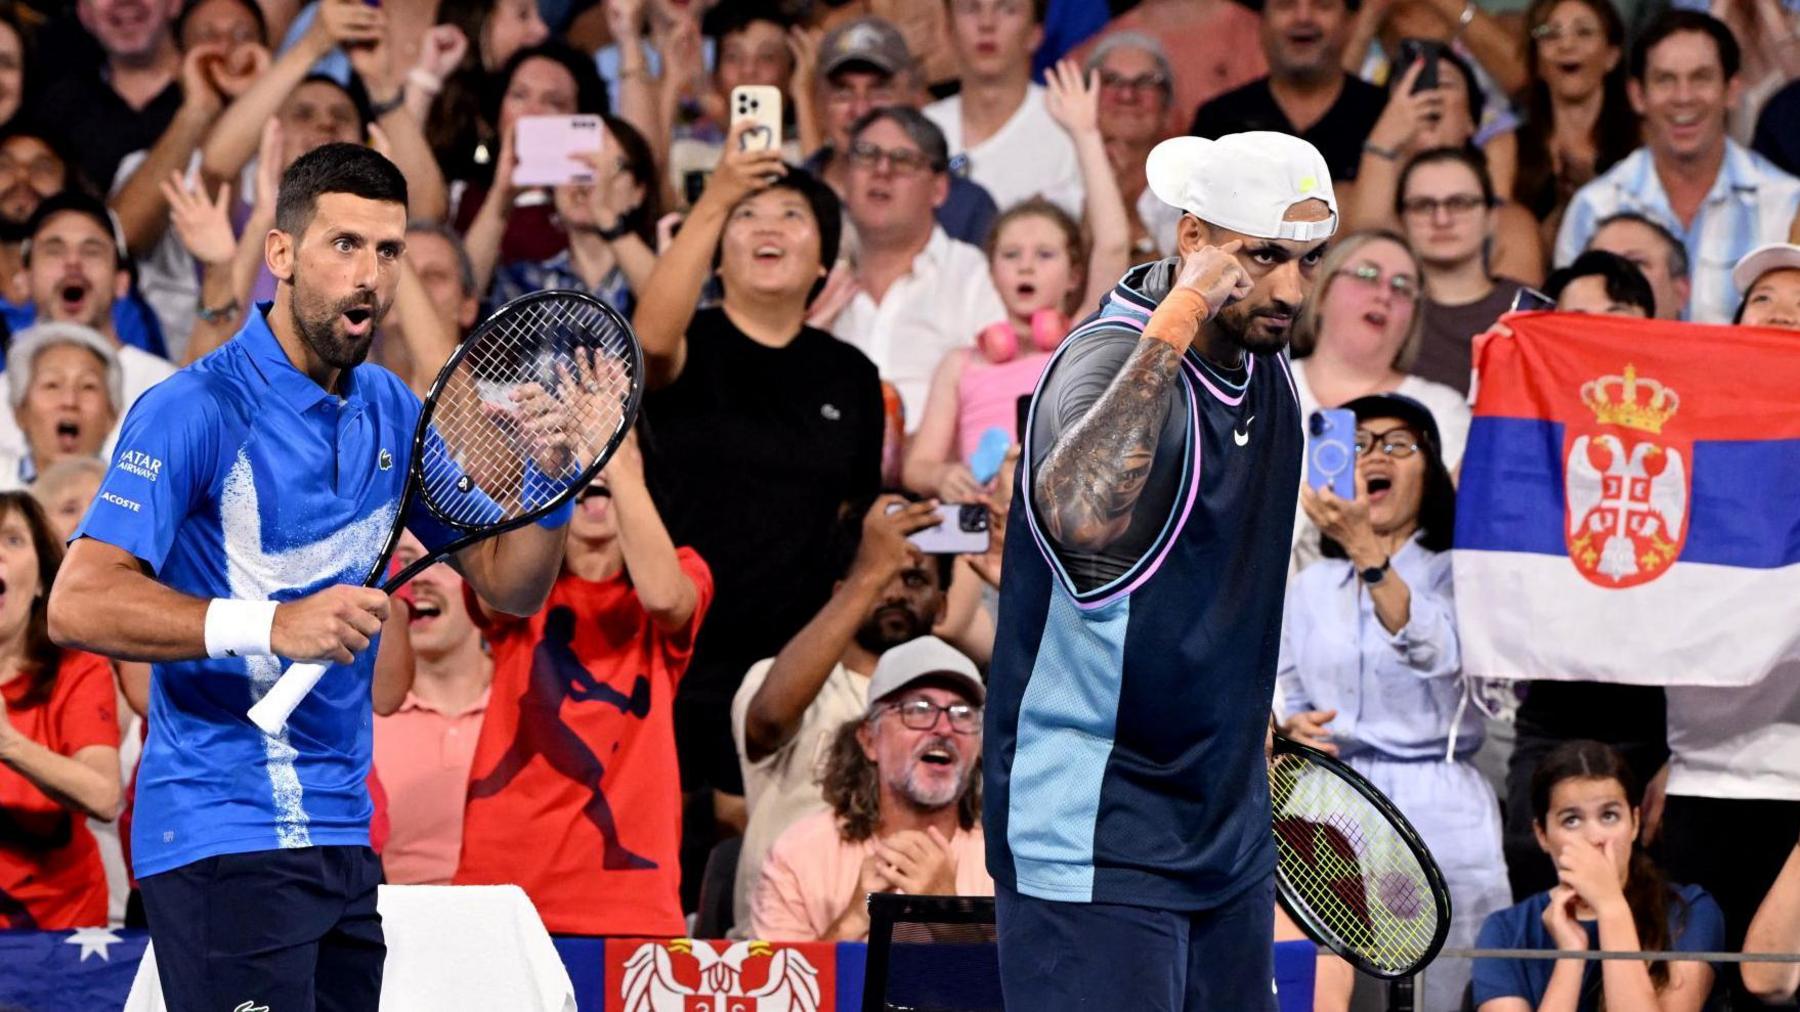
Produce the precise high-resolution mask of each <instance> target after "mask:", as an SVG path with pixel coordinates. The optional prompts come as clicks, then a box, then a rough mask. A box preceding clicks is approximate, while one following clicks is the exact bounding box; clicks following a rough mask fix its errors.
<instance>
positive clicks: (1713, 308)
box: [1556, 140, 1800, 323]
mask: <svg viewBox="0 0 1800 1012" xmlns="http://www.w3.org/2000/svg"><path fill="white" fill-rule="evenodd" d="M1796 210H1800V179H1795V178H1794V177H1793V176H1790V175H1788V174H1787V173H1785V172H1783V171H1781V169H1779V168H1777V167H1776V166H1775V163H1773V162H1771V161H1769V160H1768V159H1766V158H1764V157H1763V156H1761V155H1759V154H1757V153H1755V152H1753V151H1748V150H1745V149H1744V148H1742V147H1739V146H1738V145H1737V143H1736V142H1734V141H1730V140H1727V141H1726V142H1725V161H1724V162H1723V163H1721V164H1720V166H1719V175H1718V178H1716V179H1714V180H1713V185H1712V189H1710V190H1708V191H1707V194H1706V199H1705V200H1703V201H1701V203H1700V210H1699V211H1698V212H1696V213H1695V215H1694V224H1693V225H1692V226H1691V227H1688V228H1683V227H1682V224H1681V219H1680V218H1678V217H1676V215H1675V212H1674V210H1673V209H1672V208H1670V206H1669V195H1668V194H1667V193H1665V192H1664V191H1663V185H1662V179H1661V178H1660V177H1658V176H1657V174H1656V165H1655V163H1654V160H1653V159H1652V158H1651V157H1650V149H1649V148H1638V149H1637V150H1636V151H1633V152H1632V153H1631V154H1629V155H1627V156H1626V157H1625V158H1624V159H1623V160H1621V161H1620V162H1619V164H1617V165H1615V166H1613V167H1612V168H1610V169H1608V170H1606V172H1605V173H1604V174H1602V175H1601V176H1599V177H1598V178H1596V179H1594V180H1593V181H1592V182H1590V183H1588V184H1587V185H1586V186H1583V187H1582V188H1581V189H1580V190H1577V191H1576V193H1575V197H1574V199H1573V200H1571V201H1569V210H1568V212H1567V213H1566V214H1564V215H1563V221H1562V228H1561V230H1559V231H1558V232H1557V234H1556V265H1557V266H1558V267H1561V266H1564V265H1566V264H1567V263H1568V262H1569V261H1571V260H1573V259H1575V257H1576V256H1577V255H1579V254H1580V253H1581V251H1582V250H1583V249H1585V248H1586V247H1587V244H1588V240H1589V239H1592V238H1593V236H1594V229H1595V227H1596V226H1597V225H1599V223H1600V222H1601V221H1602V220H1604V219H1606V218H1608V217H1611V216H1612V215H1614V214H1617V213H1619V212H1620V211H1636V212H1638V213H1639V214H1642V215H1644V216H1646V217H1648V218H1650V219H1651V220H1653V221H1658V222H1661V223H1662V224H1663V225H1664V226H1666V227H1667V228H1668V229H1669V231H1670V232H1672V233H1674V234H1675V235H1676V236H1679V237H1680V239H1681V242H1682V244H1683V245H1684V246H1686V247H1687V253H1688V263H1689V265H1690V266H1689V268H1688V274H1689V277H1690V278H1691V279H1692V282H1693V294H1692V295H1691V296H1689V297H1688V304H1687V314H1686V316H1685V319H1689V320H1692V321H1694V322H1695V323H1730V322H1731V318H1732V317H1733V316H1735V315H1736V314H1737V304H1738V298H1739V293H1738V291H1737V288H1736V286H1734V285H1733V284H1732V283H1731V268H1732V267H1733V266H1734V265H1735V264H1736V263H1737V262H1738V260H1739V259H1740V258H1742V257H1743V256H1744V254H1746V253H1748V252H1750V251H1751V250H1753V249H1755V248H1756V247H1758V246H1761V245H1762V244H1763V243H1768V242H1781V241H1783V240H1785V239H1786V238H1787V235H1788V227H1789V226H1790V225H1792V224H1793V221H1794V213H1795V211H1796Z"/></svg>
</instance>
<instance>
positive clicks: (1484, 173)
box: [1394, 147, 1494, 215]
mask: <svg viewBox="0 0 1800 1012" xmlns="http://www.w3.org/2000/svg"><path fill="white" fill-rule="evenodd" d="M1438 162H1455V163H1457V164H1458V165H1461V166H1463V167H1465V168H1467V169H1468V170H1469V171H1470V172H1473V173H1475V183H1476V185H1478V186H1480V187H1481V199H1482V202H1483V203H1485V204H1486V205H1487V206H1488V207H1493V206H1494V177H1493V176H1492V175H1490V174H1489V173H1488V167H1487V156H1485V155H1483V154H1482V153H1481V149H1480V148H1475V147H1461V148H1430V149H1427V150H1425V151H1421V152H1419V153H1418V154H1416V155H1414V156H1412V157H1411V158H1409V159H1407V162H1406V165H1405V166H1404V167H1403V168H1401V170H1400V181H1399V184H1398V185H1396V186H1395V187H1394V213H1395V214H1396V215H1398V214H1400V213H1401V211H1400V209H1401V207H1402V205H1404V204H1405V203H1406V186H1407V184H1408V183H1410V182H1412V174H1413V170H1414V169H1417V168H1418V167H1419V166H1421V165H1433V164H1436V163H1438Z"/></svg>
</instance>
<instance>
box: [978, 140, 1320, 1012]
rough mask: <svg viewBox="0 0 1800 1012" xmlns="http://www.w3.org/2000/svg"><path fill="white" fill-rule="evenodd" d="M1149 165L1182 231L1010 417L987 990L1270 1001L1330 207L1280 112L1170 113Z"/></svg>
mask: <svg viewBox="0 0 1800 1012" xmlns="http://www.w3.org/2000/svg"><path fill="white" fill-rule="evenodd" d="M1145 175H1146V176H1147V178H1148V181H1149V184H1150V187H1151V189H1152V191H1153V192H1154V193H1155V194H1156V196H1157V197H1158V198H1160V199H1161V200H1163V201H1164V202H1165V203H1168V204H1172V205H1174V206H1176V207H1179V208H1181V209H1182V210H1183V211H1184V212H1185V213H1184V214H1183V215H1182V218H1181V224H1180V228H1179V230H1178V232H1177V247H1178V252H1179V255H1178V256H1175V257H1171V258H1170V259H1167V260H1163V261H1160V262H1157V263H1151V264H1145V265H1143V266H1141V267H1137V268H1133V269H1132V270H1131V272H1130V273H1128V274H1126V275H1125V278H1124V280H1122V281H1121V282H1120V283H1119V284H1118V286H1117V287H1116V288H1114V289H1113V291H1112V294H1111V295H1109V296H1108V297H1107V299H1106V300H1105V302H1103V303H1102V304H1101V306H1100V309H1099V311H1098V312H1096V313H1095V314H1094V316H1092V317H1090V318H1089V319H1088V321H1087V322H1086V323H1084V324H1083V325H1082V326H1080V327H1078V328H1076V330H1075V331H1074V333H1073V334H1071V335H1070V336H1069V338H1068V339H1067V340H1066V341H1064V342H1063V344H1062V346H1061V348H1059V349H1058V350H1057V353H1056V355H1055V357H1054V358H1052V359H1051V361H1050V362H1049V364H1048V365H1047V366H1046V368H1045V371H1044V375H1043V378H1042V379H1041V380H1040V381H1039V384H1038V389H1037V392H1036V393H1035V394H1034V395H1033V398H1032V403H1031V415H1030V418H1029V422H1028V424H1027V426H1026V432H1025V433H1023V439H1024V450H1023V454H1022V464H1021V467H1022V469H1023V476H1022V477H1021V479H1020V480H1019V481H1018V482H1017V484H1016V490H1015V494H1014V500H1013V513H1012V516H1013V518H1014V523H1018V522H1019V518H1021V517H1022V518H1024V522H1025V524H1026V525H1027V526H1028V528H1029V531H1028V532H1027V533H1022V534H1021V535H1020V536H1019V537H1016V538H1008V539H1007V544H1006V580H1005V582H1004V583H1002V584H1001V587H1000V616H999V621H998V623H997V630H996V637H995V642H994V659H993V665H992V668H991V670H990V672H989V675H988V705H987V723H986V729H985V734H984V735H983V738H984V750H983V751H984V758H983V763H984V774H983V777H984V780H983V792H984V794H985V798H984V802H985V803H984V809H983V820H984V824H985V825H984V828H985V829H986V831H987V832H986V836H987V848H988V869H989V871H990V872H992V874H993V876H994V883H995V887H996V893H995V895H996V902H997V908H998V915H999V933H1000V975H1001V980H1002V984H1003V986H1004V988H1005V993H1006V1004H1007V1007H1008V1008H1026V1009H1074V1008H1092V1009H1188V1010H1225V1009H1230V1010H1232V1012H1250V1010H1256V1009H1273V1008H1274V1007H1275V1003H1274V998H1273V994H1272V981H1273V962H1272V959H1273V957H1272V953H1271V946H1272V944H1273V942H1272V940H1273V937H1274V925H1273V918H1274V909H1275V891H1274V877H1273V872H1274V868H1275V847H1274V842H1273V838H1272V835H1271V831H1270V818H1269V785H1268V776H1267V773H1266V771H1265V768H1264V758H1263V757H1264V753H1263V735H1264V732H1265V730H1266V729H1267V727H1268V714H1269V704H1270V701H1271V698H1272V696H1273V693H1274V686H1275V665H1276V653H1277V649H1278V647H1279V645H1280V640H1281V608H1282V601H1283V593H1284V588H1285V583H1286V577H1287V556H1288V546H1289V542H1290V538H1291V536H1292V533H1293V526H1294V508H1295V504H1296V501H1297V500H1296V493H1297V492H1298V484H1299V476H1300V454H1301V447H1302V440H1301V430H1300V412H1299V398H1298V397H1297V396H1296V394H1295V390H1294V384H1293V379H1292V377H1291V376H1290V375H1289V373H1288V367H1287V358H1286V348H1287V342H1288V331H1289V329H1290V328H1291V327H1292V326H1293V324H1294V321H1295V319H1296V318H1297V316H1298V314H1299V312H1300V306H1301V302H1302V300H1303V299H1304V298H1305V295H1306V292H1307V290H1308V289H1309V288H1310V287H1311V283H1312V281H1313V274H1314V271H1315V270H1316V268H1317V266H1318V263H1319V261H1320V259H1321V257H1322V256H1323V254H1324V247H1325V243H1326V241H1327V239H1329V238H1330V236H1331V234H1332V233H1333V231H1335V229H1336V227H1337V206H1336V202H1335V199H1334V198H1333V196H1332V191H1331V177H1330V175H1329V173H1328V170H1327V169H1326V167H1325V161H1324V159H1322V158H1321V157H1320V156H1319V153H1318V151H1316V150H1314V149H1313V147H1312V145H1310V144H1308V143H1306V142H1305V141H1303V140H1300V139H1299V138H1296V137H1290V136H1287V135H1285V134H1275V133H1246V134H1232V135H1229V136H1226V137H1222V138H1220V139H1218V140H1216V141H1211V140H1203V139H1201V138H1198V137H1180V138H1175V139H1173V140H1169V141H1165V142H1163V143H1162V144H1159V145H1158V146H1157V147H1156V148H1155V149H1154V150H1153V151H1151V153H1150V158H1149V161H1148V163H1147V164H1146V165H1145Z"/></svg>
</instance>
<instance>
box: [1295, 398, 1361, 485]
mask: <svg viewBox="0 0 1800 1012" xmlns="http://www.w3.org/2000/svg"><path fill="white" fill-rule="evenodd" d="M1306 483H1307V484H1308V485H1311V486H1312V487H1313V488H1315V489H1318V488H1327V487H1329V488H1330V489H1331V491H1332V492H1334V493H1336V494H1337V497H1338V498H1340V499H1354V498H1356V414H1355V413H1354V412H1351V411H1346V410H1344V409H1343V408H1321V409H1320V410H1318V411H1315V412H1313V413H1312V417H1311V418H1310V419H1308V420H1307V423H1306Z"/></svg>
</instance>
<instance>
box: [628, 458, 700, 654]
mask: <svg viewBox="0 0 1800 1012" xmlns="http://www.w3.org/2000/svg"><path fill="white" fill-rule="evenodd" d="M606 482H607V488H608V490H609V491H611V492H612V507H613V509H615V510H617V511H618V518H619V548H620V550H621V551H623V552H624V554H625V572H626V574H627V575H628V576H630V577H631V585H632V588H633V589H634V590H636V591H637V596H638V603H639V604H642V605H643V606H644V611H645V612H646V613H648V614H649V616H650V620H651V621H652V622H655V623H656V625H657V627H658V628H660V629H662V630H664V631H665V632H674V631H678V630H680V629H683V628H685V627H686V626H687V624H688V622H689V621H690V620H692V619H693V617H694V611H695V609H696V608H698V607H699V606H700V588H698V587H696V586H694V581H693V580H692V579H689V577H688V575H687V573H686V572H684V571H683V570H682V568H681V558H680V556H678V555H676V554H675V541H674V539H673V538H671V537H669V529H668V528H667V527H666V526H664V525H663V521H662V516H661V515H660V514H658V513H657V512H656V504H655V503H654V502H652V501H651V499H650V488H649V486H648V485H646V484H645V483H644V458H643V455H642V454H641V453H639V452H638V445H637V433H636V432H635V431H633V432H630V433H628V434H627V435H626V436H625V441H624V442H622V443H620V444H619V450H618V452H617V453H615V454H613V459H612V461H611V462H609V463H608V464H607V465H606Z"/></svg>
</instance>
